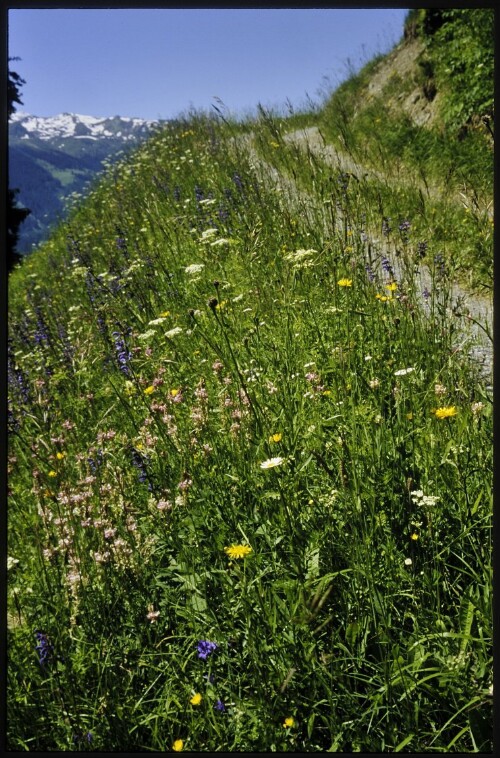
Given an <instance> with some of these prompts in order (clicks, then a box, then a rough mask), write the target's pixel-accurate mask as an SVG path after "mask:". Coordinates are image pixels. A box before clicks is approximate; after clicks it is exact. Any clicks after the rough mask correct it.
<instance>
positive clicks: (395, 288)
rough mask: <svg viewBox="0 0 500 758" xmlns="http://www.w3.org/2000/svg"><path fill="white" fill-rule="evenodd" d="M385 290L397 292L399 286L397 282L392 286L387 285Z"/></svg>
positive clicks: (392, 283) (391, 284)
mask: <svg viewBox="0 0 500 758" xmlns="http://www.w3.org/2000/svg"><path fill="white" fill-rule="evenodd" d="M385 288H386V290H389V292H395V290H397V288H398V285H397V284H396V282H391V283H390V284H386V285H385Z"/></svg>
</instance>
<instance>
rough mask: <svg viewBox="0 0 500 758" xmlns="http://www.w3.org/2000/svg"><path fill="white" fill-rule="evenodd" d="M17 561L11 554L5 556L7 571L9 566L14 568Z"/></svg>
mask: <svg viewBox="0 0 500 758" xmlns="http://www.w3.org/2000/svg"><path fill="white" fill-rule="evenodd" d="M18 563H19V558H13V557H12V556H11V555H8V556H7V571H8V570H9V569H11V568H14V566H15V565H16V564H18Z"/></svg>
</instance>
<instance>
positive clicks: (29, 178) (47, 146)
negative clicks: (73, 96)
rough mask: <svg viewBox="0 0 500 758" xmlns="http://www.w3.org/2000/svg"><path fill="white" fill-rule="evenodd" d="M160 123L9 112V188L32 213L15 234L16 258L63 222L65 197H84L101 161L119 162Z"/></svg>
mask: <svg viewBox="0 0 500 758" xmlns="http://www.w3.org/2000/svg"><path fill="white" fill-rule="evenodd" d="M161 123H162V122H161V121H151V120H147V119H141V118H131V117H124V116H105V117H99V116H88V115H81V114H76V113H61V114H58V115H56V116H34V115H32V114H29V113H25V112H23V111H17V112H16V113H14V114H13V116H12V117H11V119H10V121H9V186H10V187H12V188H17V189H19V194H18V195H17V201H18V204H19V205H22V206H25V207H26V208H29V209H30V210H31V213H30V215H29V216H28V218H27V219H26V221H24V222H23V224H22V225H21V227H20V230H19V242H18V251H19V253H22V254H25V253H28V252H30V251H31V249H32V247H33V245H37V244H39V243H40V242H43V241H44V240H45V239H46V238H47V236H48V233H49V230H50V228H51V226H52V225H53V224H55V223H57V222H58V221H59V220H61V219H62V218H63V217H64V214H65V207H66V201H67V199H68V198H69V196H70V195H71V194H73V193H79V194H80V193H82V192H84V191H85V189H86V188H87V187H88V186H89V184H90V183H91V182H92V181H93V180H94V179H95V178H96V176H97V174H98V173H99V172H100V171H101V170H102V169H103V162H104V161H109V160H110V159H113V158H117V157H119V156H120V155H121V154H122V152H123V151H126V150H128V149H130V148H132V147H134V146H135V145H137V144H138V143H139V142H140V141H141V140H143V139H146V138H147V137H148V136H149V135H150V134H151V132H152V131H153V130H154V129H155V127H157V126H159V125H160V124H161Z"/></svg>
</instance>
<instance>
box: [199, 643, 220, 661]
mask: <svg viewBox="0 0 500 758" xmlns="http://www.w3.org/2000/svg"><path fill="white" fill-rule="evenodd" d="M216 649H217V645H216V644H215V642H210V641H209V640H200V641H199V642H198V647H197V650H198V658H201V660H202V661H206V660H207V658H208V656H209V655H210V654H211V653H213V652H214V650H216Z"/></svg>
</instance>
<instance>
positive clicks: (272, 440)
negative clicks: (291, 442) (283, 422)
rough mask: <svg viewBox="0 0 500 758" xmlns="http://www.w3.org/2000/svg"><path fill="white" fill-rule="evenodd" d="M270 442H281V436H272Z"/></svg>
mask: <svg viewBox="0 0 500 758" xmlns="http://www.w3.org/2000/svg"><path fill="white" fill-rule="evenodd" d="M269 442H281V434H271V436H270V437H269Z"/></svg>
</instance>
